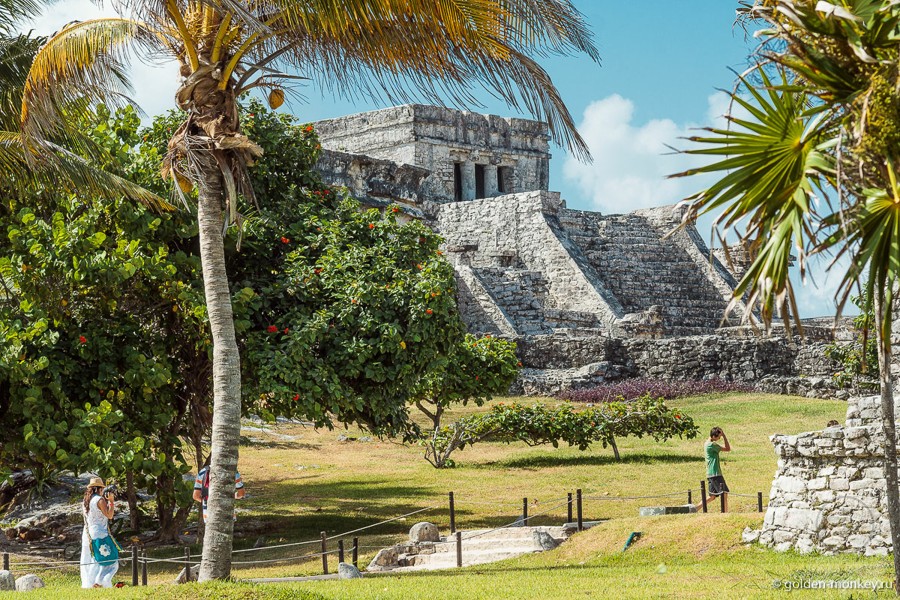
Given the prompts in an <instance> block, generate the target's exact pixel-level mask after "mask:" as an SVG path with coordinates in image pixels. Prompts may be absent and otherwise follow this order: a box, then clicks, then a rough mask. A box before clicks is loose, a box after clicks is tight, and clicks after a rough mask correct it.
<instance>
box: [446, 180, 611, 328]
mask: <svg viewBox="0 0 900 600" xmlns="http://www.w3.org/2000/svg"><path fill="white" fill-rule="evenodd" d="M561 204H562V203H561V201H560V198H559V194H556V193H552V192H540V191H538V192H528V193H523V194H512V195H507V196H499V197H497V198H488V199H483V200H473V201H471V202H456V203H452V204H445V205H442V206H441V207H440V211H439V214H438V219H437V230H438V233H440V234H441V235H442V236H444V239H445V247H446V249H447V251H448V253H447V255H448V257H449V258H450V260H451V261H452V262H453V263H454V264H455V265H456V266H457V268H458V266H468V267H472V268H474V269H482V270H484V269H486V268H487V269H490V268H499V267H502V268H515V269H520V270H525V271H532V272H538V273H540V274H541V275H542V277H543V279H544V280H545V281H546V292H543V291H542V292H541V293H542V295H543V305H544V307H545V308H549V309H558V310H565V311H573V312H579V313H590V314H593V315H595V318H596V319H597V320H598V321H600V322H603V323H604V324H606V325H607V326H609V327H613V326H614V323H615V321H616V319H617V318H618V316H620V315H621V309H620V307H618V306H615V307H613V306H610V304H609V303H607V302H606V298H605V297H604V296H603V295H602V294H601V292H600V291H599V290H598V288H597V282H595V281H592V280H591V279H590V278H589V277H588V276H587V275H586V274H585V272H584V270H582V268H581V266H580V265H579V263H578V262H577V260H576V258H575V257H573V255H572V254H571V253H570V251H569V249H568V248H567V247H566V246H565V245H564V241H563V240H561V239H560V238H559V237H558V235H557V233H556V231H554V229H553V227H552V225H551V223H550V220H551V219H552V218H553V217H554V216H555V215H556V213H557V211H558V210H559V208H560V206H561ZM461 308H464V307H461ZM462 316H463V320H465V321H466V322H467V323H469V316H468V314H467V313H466V312H463V315H462Z"/></svg>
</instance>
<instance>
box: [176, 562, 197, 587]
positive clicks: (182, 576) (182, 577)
mask: <svg viewBox="0 0 900 600" xmlns="http://www.w3.org/2000/svg"><path fill="white" fill-rule="evenodd" d="M199 577H200V565H195V566H193V567H191V571H190V573H188V570H187V567H184V568H183V569H181V572H180V573H179V574H178V577H176V578H175V581H174V582H173V583H189V582H191V581H197V579H199Z"/></svg>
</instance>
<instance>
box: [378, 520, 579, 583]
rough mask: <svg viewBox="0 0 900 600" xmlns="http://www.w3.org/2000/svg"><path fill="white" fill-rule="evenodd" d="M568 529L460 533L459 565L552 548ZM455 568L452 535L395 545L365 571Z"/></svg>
mask: <svg viewBox="0 0 900 600" xmlns="http://www.w3.org/2000/svg"><path fill="white" fill-rule="evenodd" d="M571 531H572V530H571V529H565V528H563V527H507V528H504V529H496V530H489V529H476V530H470V531H464V532H461V533H462V564H463V566H469V565H480V564H485V563H491V562H497V561H499V560H506V559H509V558H515V557H517V556H522V555H525V554H532V553H535V552H542V551H544V550H548V549H552V548H554V547H556V546H557V545H559V544H561V543H562V542H564V541H565V540H566V539H567V538H568V536H569V535H570V532H571ZM456 566H457V561H456V536H455V535H453V536H442V537H440V539H437V540H435V541H431V542H427V541H422V542H409V543H405V544H397V545H396V546H392V547H390V548H386V549H384V550H382V551H381V552H379V554H378V556H376V557H375V559H373V561H372V563H371V564H370V565H369V568H368V570H369V571H373V572H384V571H390V572H403V571H424V570H433V569H451V568H454V567H456Z"/></svg>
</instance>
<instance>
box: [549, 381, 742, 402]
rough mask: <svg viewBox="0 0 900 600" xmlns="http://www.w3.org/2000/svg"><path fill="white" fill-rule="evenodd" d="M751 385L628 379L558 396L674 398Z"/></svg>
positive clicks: (582, 399) (601, 399) (578, 398)
mask: <svg viewBox="0 0 900 600" xmlns="http://www.w3.org/2000/svg"><path fill="white" fill-rule="evenodd" d="M752 390H753V387H752V386H751V385H748V384H746V383H740V382H737V381H726V380H724V379H718V378H716V379H688V380H684V381H675V380H672V381H666V380H661V379H626V380H624V381H617V382H615V383H607V384H603V385H598V386H596V387H591V388H585V389H581V390H566V391H564V392H560V393H559V394H558V397H559V398H560V399H562V400H569V401H570V402H592V403H600V402H614V401H618V400H634V399H635V398H640V397H642V396H650V397H652V398H663V399H665V400H673V399H675V398H684V397H686V396H702V395H704V394H722V393H728V392H750V391H752Z"/></svg>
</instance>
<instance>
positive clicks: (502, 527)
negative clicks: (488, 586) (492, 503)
mask: <svg viewBox="0 0 900 600" xmlns="http://www.w3.org/2000/svg"><path fill="white" fill-rule="evenodd" d="M568 503H569V499H568V498H566V499H565V500H564V501H563V502H561V503H559V504H557V505H556V506H551V507H550V508H548V509H547V510H545V511H544V512H542V513H538V514H536V515H528V520H529V521H530V520H532V519H534V518H536V517H543V516H545V515H549V514H550V513H551V512H553V511H554V510H556V509H557V508H559V507H561V506H565V505H566V504H568ZM522 522H523V521H522V519H521V517H520V518H517V519H516V520H515V521H512V522H511V523H507V524H506V525H501V526H499V527H494V528H493V529H487V530H485V531H482V532H481V533H476V534H474V535H470V536H464V537H463V538H462V539H463V541H465V540H471V539H475V538H477V537H481V536H483V535H487V534H489V533H494V532H495V531H500V530H501V529H508V528H510V527H513V526H516V525H517V524H521V523H522ZM442 543H446V544H450V543H455V542H450V541H447V542H442Z"/></svg>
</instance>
